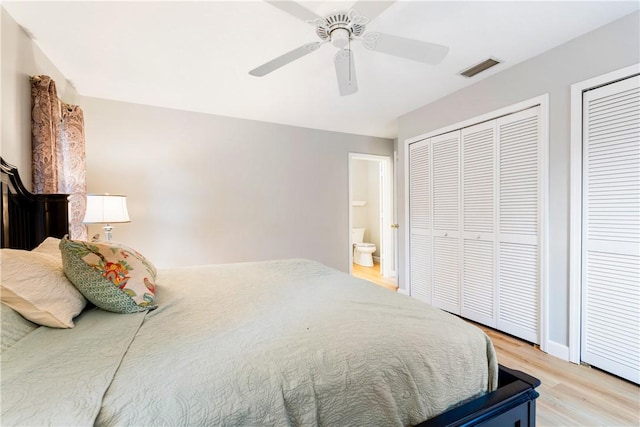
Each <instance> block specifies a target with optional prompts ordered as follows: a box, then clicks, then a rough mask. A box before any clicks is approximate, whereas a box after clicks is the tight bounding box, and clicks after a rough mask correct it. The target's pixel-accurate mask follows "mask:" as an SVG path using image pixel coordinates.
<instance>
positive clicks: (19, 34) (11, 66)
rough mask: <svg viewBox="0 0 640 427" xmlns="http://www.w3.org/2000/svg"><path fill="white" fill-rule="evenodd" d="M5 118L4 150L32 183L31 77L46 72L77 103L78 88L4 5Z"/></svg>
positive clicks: (1, 85) (0, 84) (0, 85)
mask: <svg viewBox="0 0 640 427" xmlns="http://www.w3.org/2000/svg"><path fill="white" fill-rule="evenodd" d="M0 15H2V16H1V21H0V22H1V28H0V33H1V49H0V50H1V56H2V61H1V62H2V71H1V74H2V77H1V81H0V90H1V93H0V98H1V99H2V104H1V106H2V121H1V124H0V134H1V139H0V153H1V154H2V158H3V159H4V160H6V161H7V162H9V163H11V164H13V165H15V166H17V167H18V171H20V177H21V178H22V180H23V182H24V184H25V186H26V187H27V188H28V189H32V186H31V181H32V179H31V83H30V82H29V77H30V76H32V75H38V74H44V75H48V76H51V77H52V78H53V79H54V80H55V82H56V88H57V91H58V97H59V98H61V99H62V100H63V101H65V102H67V103H69V104H74V103H75V102H76V100H77V98H78V93H77V92H76V90H75V89H74V88H73V87H72V86H71V85H70V84H69V83H68V82H67V79H66V78H65V77H64V76H63V75H62V73H60V71H59V70H58V69H57V68H56V66H55V65H53V63H52V62H51V61H49V59H48V58H47V57H46V56H45V55H44V54H43V53H42V51H41V50H40V48H39V47H38V46H37V45H36V44H35V43H34V42H33V40H31V38H30V37H29V36H28V35H27V34H26V33H25V32H24V30H23V29H22V28H21V27H20V26H19V25H18V24H17V23H16V22H15V21H14V20H13V18H12V17H11V15H9V13H7V11H6V10H5V9H4V8H3V7H2V6H0Z"/></svg>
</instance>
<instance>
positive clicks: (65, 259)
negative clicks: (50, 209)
mask: <svg viewBox="0 0 640 427" xmlns="http://www.w3.org/2000/svg"><path fill="white" fill-rule="evenodd" d="M60 252H61V253H62V265H63V269H64V274H65V275H66V276H67V277H68V278H69V280H70V281H71V283H73V284H74V286H75V287H76V288H78V290H79V291H80V292H81V293H82V295H84V297H85V298H86V299H88V300H89V301H91V302H92V303H94V304H95V305H96V306H98V307H100V308H102V309H103V310H107V311H112V312H114V313H134V312H137V311H144V310H149V309H153V308H156V305H155V304H154V299H155V281H156V269H155V267H154V266H153V265H152V264H151V263H150V262H149V261H148V260H147V259H146V258H145V257H144V256H142V255H141V254H139V253H138V252H136V251H134V250H133V249H130V248H128V247H126V246H123V245H120V244H117V243H111V242H83V241H79V240H69V239H68V238H67V237H66V236H65V237H64V238H63V239H62V240H61V241H60Z"/></svg>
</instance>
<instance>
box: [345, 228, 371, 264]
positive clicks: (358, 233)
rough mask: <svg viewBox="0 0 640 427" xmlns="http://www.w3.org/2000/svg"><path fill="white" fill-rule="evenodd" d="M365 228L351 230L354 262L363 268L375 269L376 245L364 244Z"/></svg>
mask: <svg viewBox="0 0 640 427" xmlns="http://www.w3.org/2000/svg"><path fill="white" fill-rule="evenodd" d="M364 230H365V229H364V228H353V229H351V240H353V262H355V263H356V264H358V265H361V266H363V267H373V253H374V252H375V251H376V245H375V244H373V243H364V242H363V240H364Z"/></svg>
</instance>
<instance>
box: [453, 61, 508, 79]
mask: <svg viewBox="0 0 640 427" xmlns="http://www.w3.org/2000/svg"><path fill="white" fill-rule="evenodd" d="M499 63H500V61H498V60H495V59H493V58H489V59H487V60H484V61H482V62H481V63H479V64H476V65H473V66H471V67H469V68H467V69H466V70H464V71H462V72H460V75H461V76H464V77H473V76H475V75H476V74H478V73H481V72H483V71H484V70H487V69H489V68H491V67H493V66H494V65H498V64H499Z"/></svg>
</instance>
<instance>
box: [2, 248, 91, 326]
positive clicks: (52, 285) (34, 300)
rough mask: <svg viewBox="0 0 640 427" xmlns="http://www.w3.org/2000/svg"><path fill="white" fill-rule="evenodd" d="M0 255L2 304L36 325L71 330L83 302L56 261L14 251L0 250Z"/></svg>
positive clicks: (34, 254)
mask: <svg viewBox="0 0 640 427" xmlns="http://www.w3.org/2000/svg"><path fill="white" fill-rule="evenodd" d="M0 255H1V259H0V267H1V268H0V270H1V271H0V273H1V274H2V279H1V282H0V284H1V287H0V298H1V299H2V302H3V303H5V304H6V305H8V306H9V307H11V308H13V309H14V310H15V311H17V312H18V313H20V314H21V315H22V316H23V317H25V318H26V319H29V320H31V321H32V322H34V323H37V324H39V325H44V326H51V327H53V328H73V326H74V324H73V318H74V317H76V316H77V315H78V314H80V312H81V311H82V309H83V308H84V306H85V304H86V300H85V299H84V297H83V296H82V294H81V293H80V292H79V291H78V290H77V289H76V288H75V287H74V286H73V284H72V283H71V282H70V281H69V279H67V277H66V276H65V275H64V272H63V270H62V265H61V263H60V261H59V259H56V257H54V256H51V255H47V254H45V253H39V252H33V251H31V252H30V251H23V250H17V249H2V250H1V251H0Z"/></svg>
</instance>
